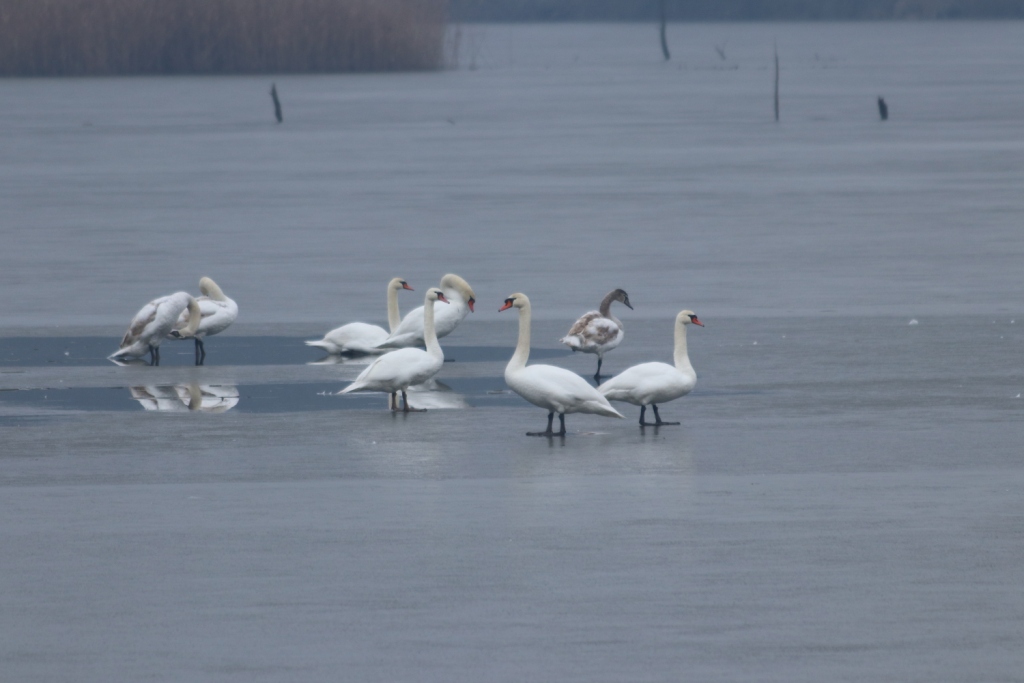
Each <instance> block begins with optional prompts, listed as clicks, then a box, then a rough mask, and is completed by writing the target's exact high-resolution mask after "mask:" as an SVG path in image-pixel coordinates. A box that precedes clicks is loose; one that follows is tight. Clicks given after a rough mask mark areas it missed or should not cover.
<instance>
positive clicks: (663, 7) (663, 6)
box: [658, 0, 672, 62]
mask: <svg viewBox="0 0 1024 683" xmlns="http://www.w3.org/2000/svg"><path fill="white" fill-rule="evenodd" d="M667 5H668V0H661V2H660V3H658V7H659V9H660V11H661V54H662V55H664V56H665V61H666V62H667V61H668V60H670V59H672V55H671V54H669V51H668V39H667V38H666V37H665V21H666V20H667V16H668V7H667Z"/></svg>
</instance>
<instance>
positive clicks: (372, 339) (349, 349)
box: [306, 323, 388, 353]
mask: <svg viewBox="0 0 1024 683" xmlns="http://www.w3.org/2000/svg"><path fill="white" fill-rule="evenodd" d="M387 338H388V332H387V330H385V329H384V328H383V327H380V326H379V325H370V324H368V323H349V324H347V325H342V326H341V327H336V328H334V329H333V330H331V331H330V332H328V333H327V334H325V335H324V338H323V339H321V340H319V341H308V342H306V344H307V345H308V346H317V347H319V348H321V349H324V350H325V351H327V352H328V353H380V349H377V348H376V346H377V345H378V344H380V343H382V342H383V341H384V340H386V339H387Z"/></svg>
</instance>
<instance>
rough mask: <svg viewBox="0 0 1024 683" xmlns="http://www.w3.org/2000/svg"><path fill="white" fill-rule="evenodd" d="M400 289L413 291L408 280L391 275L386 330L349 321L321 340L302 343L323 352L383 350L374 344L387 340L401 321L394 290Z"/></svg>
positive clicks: (342, 352) (341, 352) (380, 351)
mask: <svg viewBox="0 0 1024 683" xmlns="http://www.w3.org/2000/svg"><path fill="white" fill-rule="evenodd" d="M402 289H408V290H409V291H413V289H412V287H410V286H409V283H408V282H406V281H405V280H403V279H402V278H400V277H396V278H392V280H391V282H389V283H388V328H389V329H388V330H385V329H384V328H383V327H380V326H379V325H369V324H367V323H349V324H347V325H342V326H341V327H336V328H335V329H333V330H331V331H330V332H328V333H327V334H325V335H324V338H323V339H320V340H317V341H308V342H306V346H315V347H317V348H320V349H323V350H324V351H326V352H327V353H333V354H339V355H340V354H345V355H368V354H371V353H383V352H384V349H380V348H377V347H378V345H380V344H383V343H384V342H385V341H387V338H388V337H389V336H390V335H391V333H393V332H394V331H395V330H396V329H397V328H398V326H399V325H400V324H401V322H402V317H401V315H400V314H399V312H398V292H399V290H402Z"/></svg>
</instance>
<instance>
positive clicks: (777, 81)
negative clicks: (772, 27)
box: [775, 43, 779, 122]
mask: <svg viewBox="0 0 1024 683" xmlns="http://www.w3.org/2000/svg"><path fill="white" fill-rule="evenodd" d="M778 120H779V44H778V43H776V44H775V121H776V122H777V121H778Z"/></svg>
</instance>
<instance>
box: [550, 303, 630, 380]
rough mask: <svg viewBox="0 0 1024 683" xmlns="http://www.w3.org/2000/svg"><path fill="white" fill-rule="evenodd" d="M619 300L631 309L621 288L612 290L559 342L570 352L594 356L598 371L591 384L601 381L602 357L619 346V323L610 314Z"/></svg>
mask: <svg viewBox="0 0 1024 683" xmlns="http://www.w3.org/2000/svg"><path fill="white" fill-rule="evenodd" d="M615 301H621V302H622V303H623V304H624V305H625V306H626V307H627V308H630V309H632V308H633V306H632V304H630V303H629V295H628V294H626V290H624V289H613V290H612V291H610V292H608V294H606V295H605V297H604V299H603V300H602V301H601V305H600V306H599V307H598V309H597V310H596V311H588V312H587V313H584V314H583V315H581V316H580V318H579V320H577V321H576V322H575V323H573V325H572V327H571V328H569V333H568V334H567V335H565V336H564V337H562V338H561V339H559V340H558V341H560V342H562V343H563V344H565V345H566V346H568V347H569V348H570V349H572V350H573V351H582V352H583V353H596V354H597V372H595V373H594V381H595V382H600V381H601V363H602V362H603V361H604V354H605V353H607V352H608V351H611V350H612V349H614V348H615V347H616V346H618V345H619V344H621V343H622V337H623V335H624V332H623V327H622V321H621V320H619V319H618V318H616V317H615V316H614V315H612V310H611V309H612V302H615Z"/></svg>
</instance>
